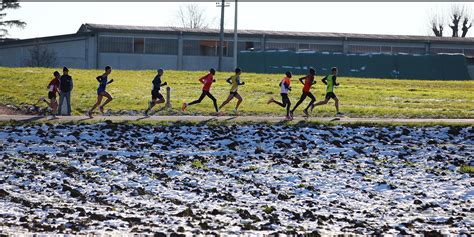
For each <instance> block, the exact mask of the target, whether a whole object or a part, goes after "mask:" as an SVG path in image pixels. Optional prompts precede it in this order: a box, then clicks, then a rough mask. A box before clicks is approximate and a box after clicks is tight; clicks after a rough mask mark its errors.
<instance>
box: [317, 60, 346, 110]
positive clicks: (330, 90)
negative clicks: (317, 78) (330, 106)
mask: <svg viewBox="0 0 474 237" xmlns="http://www.w3.org/2000/svg"><path fill="white" fill-rule="evenodd" d="M336 77H337V68H336V67H333V68H331V74H330V75H327V76H325V77H324V78H323V79H322V80H321V81H322V82H323V83H324V84H325V85H327V86H326V98H325V100H323V101H319V102H318V103H316V104H314V105H313V106H311V111H313V108H314V107H315V106H319V105H325V104H327V103H328V102H329V99H333V100H334V102H335V106H336V116H342V115H344V114H343V113H341V112H339V98H337V96H336V94H335V93H334V86H339V83H337V82H336Z"/></svg>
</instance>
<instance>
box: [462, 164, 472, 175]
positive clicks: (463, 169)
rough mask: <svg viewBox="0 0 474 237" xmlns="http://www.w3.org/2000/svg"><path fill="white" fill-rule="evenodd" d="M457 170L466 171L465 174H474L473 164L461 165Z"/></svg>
mask: <svg viewBox="0 0 474 237" xmlns="http://www.w3.org/2000/svg"><path fill="white" fill-rule="evenodd" d="M459 172H461V173H467V174H474V166H470V165H462V166H461V167H460V168H459Z"/></svg>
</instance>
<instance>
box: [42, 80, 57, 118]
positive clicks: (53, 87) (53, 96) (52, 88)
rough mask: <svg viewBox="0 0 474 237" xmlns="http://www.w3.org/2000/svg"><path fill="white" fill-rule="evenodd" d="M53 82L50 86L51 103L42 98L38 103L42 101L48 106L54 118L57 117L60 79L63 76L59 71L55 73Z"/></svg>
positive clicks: (49, 97) (49, 96)
mask: <svg viewBox="0 0 474 237" xmlns="http://www.w3.org/2000/svg"><path fill="white" fill-rule="evenodd" d="M53 76H54V78H53V80H51V82H49V84H48V87H47V88H48V99H49V102H48V101H46V100H45V98H44V97H41V98H40V99H39V100H38V102H40V101H42V102H44V103H46V104H47V105H48V107H50V108H51V110H52V111H51V116H52V117H53V118H54V117H56V111H57V110H58V101H57V100H56V94H57V93H58V92H59V78H60V77H61V74H59V72H58V71H55V72H54V73H53Z"/></svg>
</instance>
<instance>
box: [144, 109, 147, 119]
mask: <svg viewBox="0 0 474 237" xmlns="http://www.w3.org/2000/svg"><path fill="white" fill-rule="evenodd" d="M143 115H144V116H146V117H148V109H147V110H145V112H144V113H143Z"/></svg>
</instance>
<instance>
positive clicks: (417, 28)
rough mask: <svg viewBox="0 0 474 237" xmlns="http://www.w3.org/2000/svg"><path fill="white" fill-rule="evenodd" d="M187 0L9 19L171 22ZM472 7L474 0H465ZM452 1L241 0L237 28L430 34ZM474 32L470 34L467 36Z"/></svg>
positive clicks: (85, 7) (58, 27)
mask: <svg viewBox="0 0 474 237" xmlns="http://www.w3.org/2000/svg"><path fill="white" fill-rule="evenodd" d="M183 4H186V3H184V2H141V3H132V2H116V3H112V2H100V3H98V2H74V3H73V2H68V3H66V2H47V3H46V2H45V3H39V2H22V3H21V6H22V7H21V8H20V9H18V10H9V11H7V14H8V15H7V17H6V18H7V19H21V20H23V21H25V22H27V24H28V25H27V26H26V28H25V29H17V28H12V29H10V31H9V37H11V38H20V39H25V38H35V37H43V36H52V35H61V34H71V33H75V32H76V31H77V30H78V29H79V27H80V26H81V24H83V23H98V24H117V25H144V26H172V25H176V22H177V21H176V19H177V18H176V12H177V10H178V9H179V7H180V5H183ZM198 4H199V5H200V6H201V7H202V8H203V9H204V11H205V12H206V16H207V19H208V21H209V22H210V26H211V28H218V27H219V19H220V8H218V7H216V2H200V3H198ZM465 5H466V6H467V7H468V8H470V9H473V8H474V3H465ZM450 7H451V3H429V2H418V3H407V2H391V3H389V2H378V3H373V2H372V3H347V2H344V3H342V2H338V3H323V2H273V3H272V2H239V3H238V29H247V30H249V29H252V30H284V31H309V32H340V33H363V34H393V35H430V34H431V32H430V30H429V24H428V22H429V21H428V18H429V16H430V14H431V12H433V11H448V10H449V8H450ZM234 9H235V8H234V3H233V2H232V3H230V6H229V7H226V9H225V17H224V19H225V28H228V29H233V27H234ZM471 35H474V34H471V33H469V34H468V36H471Z"/></svg>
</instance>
